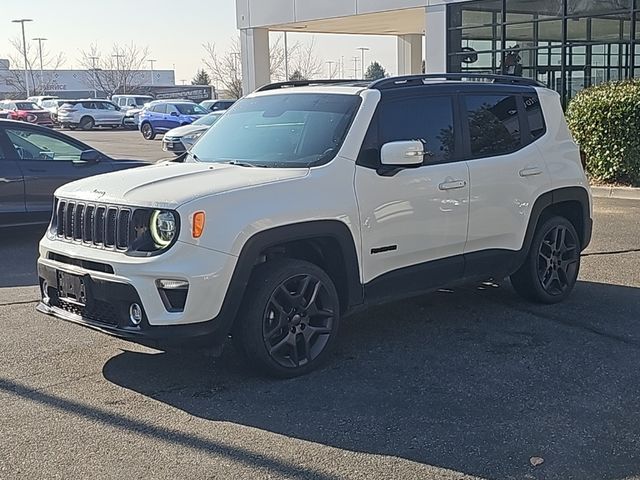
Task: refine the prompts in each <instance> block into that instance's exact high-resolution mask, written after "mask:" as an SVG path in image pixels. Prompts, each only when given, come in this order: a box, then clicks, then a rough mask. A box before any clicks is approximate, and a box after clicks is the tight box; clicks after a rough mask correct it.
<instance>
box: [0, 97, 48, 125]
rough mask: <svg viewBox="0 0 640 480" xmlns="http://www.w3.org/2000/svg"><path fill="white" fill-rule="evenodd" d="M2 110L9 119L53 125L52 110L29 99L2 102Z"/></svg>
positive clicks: (0, 108)
mask: <svg viewBox="0 0 640 480" xmlns="http://www.w3.org/2000/svg"><path fill="white" fill-rule="evenodd" d="M0 111H1V112H2V113H3V116H4V115H6V117H5V118H7V119H9V120H19V121H22V122H29V123H35V124H36V125H42V126H44V127H53V120H52V119H51V112H49V110H45V109H44V108H42V107H41V106H39V105H37V104H35V103H33V102H29V101H27V100H5V101H4V102H0Z"/></svg>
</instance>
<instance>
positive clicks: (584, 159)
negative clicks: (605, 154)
mask: <svg viewBox="0 0 640 480" xmlns="http://www.w3.org/2000/svg"><path fill="white" fill-rule="evenodd" d="M580 162H581V163H582V168H584V169H585V170H586V169H587V154H586V153H585V151H584V150H582V149H580Z"/></svg>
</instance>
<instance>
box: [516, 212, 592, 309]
mask: <svg viewBox="0 0 640 480" xmlns="http://www.w3.org/2000/svg"><path fill="white" fill-rule="evenodd" d="M580 253H581V248H580V238H579V237H578V233H577V232H576V229H575V227H574V226H573V224H572V223H571V222H570V221H569V220H567V219H566V218H564V217H552V218H549V219H548V220H546V221H545V222H544V223H543V224H542V225H540V226H538V228H537V229H536V233H535V235H534V237H533V241H532V242H531V248H530V249H529V253H528V254H527V258H526V260H525V262H524V264H523V265H522V267H520V269H519V270H518V271H517V272H516V273H514V274H513V275H511V284H512V285H513V288H514V289H515V291H516V292H517V293H518V294H519V295H521V296H522V297H524V298H526V299H527V300H530V301H533V302H536V303H543V304H554V303H560V302H563V301H564V300H566V299H567V297H569V295H571V292H572V291H573V288H574V287H575V285H576V282H577V280H578V273H579V272H580Z"/></svg>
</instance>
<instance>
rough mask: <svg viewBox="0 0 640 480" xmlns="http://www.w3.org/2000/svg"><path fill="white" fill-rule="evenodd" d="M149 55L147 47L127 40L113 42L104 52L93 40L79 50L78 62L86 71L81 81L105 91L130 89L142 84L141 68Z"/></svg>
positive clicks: (125, 91)
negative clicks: (86, 46)
mask: <svg viewBox="0 0 640 480" xmlns="http://www.w3.org/2000/svg"><path fill="white" fill-rule="evenodd" d="M148 58H149V47H139V46H138V45H136V44H135V43H133V42H131V43H129V44H126V45H120V44H117V43H116V44H114V45H113V46H112V47H111V50H110V51H108V52H106V53H104V52H102V51H100V49H99V48H98V46H97V44H95V43H93V44H91V45H90V46H89V48H88V49H87V50H81V51H80V59H79V61H80V64H81V65H82V67H83V68H85V69H86V70H87V74H86V77H85V84H86V85H87V86H88V87H90V88H92V89H94V90H100V91H102V92H104V93H106V94H107V95H108V96H111V95H114V94H116V93H127V92H132V91H135V90H136V89H138V88H139V87H141V86H142V84H143V83H144V75H143V73H142V69H143V67H144V66H145V64H146V62H147V59H148Z"/></svg>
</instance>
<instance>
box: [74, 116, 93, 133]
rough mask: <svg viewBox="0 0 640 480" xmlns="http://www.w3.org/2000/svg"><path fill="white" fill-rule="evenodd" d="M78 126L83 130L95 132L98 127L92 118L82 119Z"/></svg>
mask: <svg viewBox="0 0 640 480" xmlns="http://www.w3.org/2000/svg"><path fill="white" fill-rule="evenodd" d="M78 126H79V127H80V129H81V130H93V127H95V126H96V122H95V120H94V119H93V118H91V117H82V118H81V119H80V123H79V124H78Z"/></svg>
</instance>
